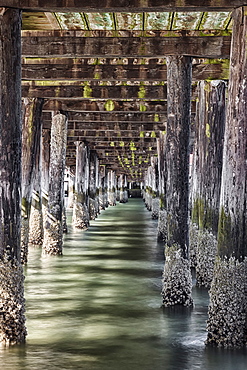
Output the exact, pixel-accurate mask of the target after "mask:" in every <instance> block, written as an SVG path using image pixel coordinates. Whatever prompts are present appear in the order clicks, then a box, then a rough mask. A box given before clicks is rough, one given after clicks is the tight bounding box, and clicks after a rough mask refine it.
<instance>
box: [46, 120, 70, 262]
mask: <svg viewBox="0 0 247 370" xmlns="http://www.w3.org/2000/svg"><path fill="white" fill-rule="evenodd" d="M66 141H67V117H66V116H65V115H63V114H56V115H54V117H53V119H52V128H51V154H50V167H49V193H48V212H47V215H46V220H45V227H44V242H43V248H44V251H45V253H47V254H54V255H60V254H62V245H63V206H64V204H63V199H64V191H63V184H64V169H65V156H66Z"/></svg>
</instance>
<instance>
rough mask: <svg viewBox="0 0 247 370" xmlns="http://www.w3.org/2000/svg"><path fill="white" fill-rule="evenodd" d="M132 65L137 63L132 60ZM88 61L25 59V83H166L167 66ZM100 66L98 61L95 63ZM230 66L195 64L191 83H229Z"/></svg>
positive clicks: (219, 63) (23, 65)
mask: <svg viewBox="0 0 247 370" xmlns="http://www.w3.org/2000/svg"><path fill="white" fill-rule="evenodd" d="M35 61H37V64H34V63H35ZM132 61H134V60H133V59H132ZM88 62H89V59H79V58H78V59H71V58H59V59H49V60H47V59H46V58H44V59H25V58H24V60H23V63H22V80H49V79H51V80H53V81H54V80H66V79H67V80H68V79H69V80H75V81H76V80H79V81H91V80H95V81H116V80H117V81H130V80H135V81H166V80H167V68H166V65H165V64H158V63H159V60H158V59H157V60H154V63H152V64H142V65H140V64H139V65H138V64H133V62H132V63H131V61H130V62H129V63H128V64H127V65H124V64H117V65H116V64H110V61H109V60H108V63H107V64H96V65H90V64H88ZM96 62H97V60H96ZM228 74H229V66H228V63H227V62H226V61H224V63H223V62H217V63H214V64H209V63H208V64H204V63H201V64H194V65H193V67H192V81H198V80H206V79H215V80H220V79H228Z"/></svg>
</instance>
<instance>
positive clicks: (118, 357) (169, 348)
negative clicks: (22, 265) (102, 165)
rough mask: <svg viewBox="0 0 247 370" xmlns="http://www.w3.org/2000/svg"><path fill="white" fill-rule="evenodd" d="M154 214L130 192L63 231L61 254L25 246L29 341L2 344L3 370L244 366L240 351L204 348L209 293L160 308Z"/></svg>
mask: <svg viewBox="0 0 247 370" xmlns="http://www.w3.org/2000/svg"><path fill="white" fill-rule="evenodd" d="M156 227H157V222H156V221H154V220H151V215H150V213H149V212H148V211H147V210H146V209H145V207H144V205H143V202H142V201H140V200H139V201H138V200H134V199H131V201H130V202H129V203H128V204H118V205H117V206H116V207H111V208H108V209H107V210H105V211H104V212H102V214H101V215H100V216H99V217H98V218H97V219H96V220H95V221H93V222H91V227H90V229H89V230H87V231H86V232H81V231H73V229H72V228H71V227H69V234H68V235H66V236H65V245H64V255H63V256H62V257H48V256H46V257H45V256H42V254H41V252H40V250H38V249H33V250H31V252H30V258H29V264H28V267H27V269H26V300H27V327H28V338H27V344H26V345H25V346H23V347H15V348H11V349H9V350H5V351H2V352H0V363H1V369H2V368H3V369H4V370H36V369H37V370H47V369H49V370H55V369H66V370H67V369H74V370H75V369H85V370H139V369H140V370H141V369H142V370H153V369H155V370H161V369H162V370H196V369H201V370H216V369H217V370H219V369H225V370H231V369H234V370H235V369H237V370H244V369H246V364H245V362H246V361H245V356H246V353H245V351H219V350H212V349H206V348H205V346H204V340H205V338H206V332H205V326H206V323H205V322H206V319H207V304H208V294H207V292H206V291H205V290H204V289H198V288H195V287H194V290H193V297H194V301H195V307H194V308H193V309H192V310H191V309H185V308H175V309H164V308H162V305H161V304H162V299H161V295H160V292H161V275H162V270H163V246H162V245H159V244H157V243H156Z"/></svg>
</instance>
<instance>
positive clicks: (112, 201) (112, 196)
mask: <svg viewBox="0 0 247 370" xmlns="http://www.w3.org/2000/svg"><path fill="white" fill-rule="evenodd" d="M116 188H117V184H116V173H115V171H112V170H111V171H108V173H107V193H108V204H109V205H110V206H115V205H116Z"/></svg>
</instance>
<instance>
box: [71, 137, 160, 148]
mask: <svg viewBox="0 0 247 370" xmlns="http://www.w3.org/2000/svg"><path fill="white" fill-rule="evenodd" d="M85 140H86V141H90V138H87V137H85V136H79V135H77V136H68V138H67V142H68V144H69V143H70V142H75V141H85ZM92 140H93V141H94V143H96V142H97V143H98V144H100V145H101V144H102V143H105V144H106V145H107V146H109V147H111V146H119V147H120V148H121V147H122V146H123V145H122V143H124V142H127V143H130V142H131V141H133V143H135V144H138V143H141V144H142V143H154V144H156V138H152V137H140V136H138V137H118V136H116V137H112V138H108V137H97V136H94V137H92ZM115 144H116V145H115Z"/></svg>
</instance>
